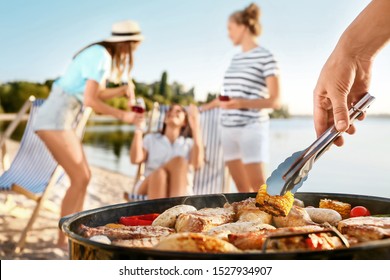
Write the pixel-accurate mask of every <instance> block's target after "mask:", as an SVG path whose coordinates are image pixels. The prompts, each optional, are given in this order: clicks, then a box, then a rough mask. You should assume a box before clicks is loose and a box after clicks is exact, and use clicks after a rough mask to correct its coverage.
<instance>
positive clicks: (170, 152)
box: [143, 133, 194, 184]
mask: <svg viewBox="0 0 390 280" xmlns="http://www.w3.org/2000/svg"><path fill="white" fill-rule="evenodd" d="M193 144H194V141H193V140H192V138H184V137H183V136H179V137H178V138H177V139H176V140H175V142H174V143H171V142H170V141H169V139H168V138H167V137H166V136H165V135H162V134H161V133H151V134H148V135H146V136H145V138H144V141H143V147H144V149H145V150H147V151H148V158H147V160H146V163H145V176H146V177H147V176H149V175H150V174H151V173H152V172H153V171H154V170H156V169H158V168H159V167H161V166H162V165H164V164H165V163H167V162H168V161H170V160H171V159H172V158H174V157H183V158H185V159H187V160H189V159H190V152H191V149H192V146H193ZM189 172H191V173H193V171H192V169H191V168H189ZM189 184H192V182H189Z"/></svg>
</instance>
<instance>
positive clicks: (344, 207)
mask: <svg viewBox="0 0 390 280" xmlns="http://www.w3.org/2000/svg"><path fill="white" fill-rule="evenodd" d="M320 208H327V209H333V210H335V211H337V212H339V214H340V215H341V217H342V218H343V219H348V218H349V213H350V212H351V204H349V203H345V202H341V201H338V200H332V199H326V198H325V199H321V200H320Z"/></svg>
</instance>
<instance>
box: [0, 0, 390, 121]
mask: <svg viewBox="0 0 390 280" xmlns="http://www.w3.org/2000/svg"><path fill="white" fill-rule="evenodd" d="M251 2H255V3H257V4H258V5H259V6H260V7H261V9H262V16H261V23H262V25H263V34H262V36H261V37H260V39H259V43H260V45H262V46H264V47H265V48H267V49H269V50H270V51H271V52H272V53H274V55H275V57H276V58H277V60H278V61H279V65H280V68H281V77H280V78H281V85H282V97H283V103H285V104H286V105H288V106H289V108H290V111H291V112H292V113H293V114H311V112H312V92H313V89H314V86H315V84H316V82H317V78H318V75H319V72H320V70H321V68H322V66H323V64H324V63H325V61H326V59H327V57H328V56H329V55H330V53H331V51H332V50H333V48H334V46H335V45H336V43H337V41H338V38H339V37H340V35H341V34H342V32H343V31H344V30H345V28H346V27H347V26H348V25H349V24H350V23H351V22H352V21H353V19H354V18H355V17H356V16H357V15H358V14H359V13H360V11H361V10H363V9H364V7H365V6H366V5H367V4H368V3H369V2H370V1H369V0H362V1H356V0H342V1H341V0H316V1H312V0H296V1H290V0H272V1H271V0H268V1H265V0H262V1H260V0H258V1H238V0H212V1H210V0H207V1H206V0H196V1H195V0H192V1H189V0H187V1H184V0H147V1H146V0H144V1H140V0H138V1H137V0H78V1H76V0H67V1H53V0H51V1H48V0H35V1H28V0H2V1H1V2H0V38H1V39H0V40H1V41H0V42H1V44H0V83H4V82H9V81H14V80H28V81H37V82H43V81H45V80H46V79H53V78H56V77H58V76H60V75H61V74H62V73H63V72H64V71H65V69H66V67H67V65H68V64H69V62H70V61H71V58H72V56H73V55H74V54H75V53H76V52H77V51H78V50H80V49H81V48H83V47H84V46H86V45H88V44H90V43H92V42H96V41H99V40H102V39H104V38H106V37H108V36H109V34H110V30H111V24H112V23H114V22H116V21H120V20H124V19H132V20H136V21H138V22H139V24H140V26H141V29H142V32H143V34H144V35H145V37H146V40H145V41H144V42H143V44H142V45H141V46H140V47H139V49H138V50H137V52H136V53H135V65H134V68H133V77H134V78H135V79H136V80H137V81H139V82H146V83H148V82H154V81H156V80H159V79H160V77H161V74H162V72H163V71H168V75H169V82H173V81H178V82H180V83H182V84H184V85H185V86H186V87H187V88H190V87H195V93H196V97H197V99H198V100H203V99H205V97H206V95H207V93H208V92H218V91H219V90H220V89H221V81H222V77H223V74H224V71H225V69H226V67H227V66H228V64H229V61H230V59H231V57H232V56H233V55H234V54H235V53H237V52H239V51H240V49H239V48H236V47H233V45H232V44H231V42H230V41H229V39H228V36H227V29H226V25H227V19H228V17H229V15H230V14H231V13H232V12H234V11H236V10H239V9H243V8H244V7H245V6H246V5H248V4H249V3H251ZM389 62H390V47H387V48H385V49H384V50H383V51H382V52H381V53H380V54H379V55H378V56H377V58H376V60H375V63H374V67H373V79H372V84H371V90H370V91H371V94H372V95H374V96H376V97H377V98H378V100H380V101H379V102H378V101H377V102H376V103H375V104H374V105H372V107H371V108H370V112H372V113H387V114H390V94H389V93H390V79H389V75H390V63H389Z"/></svg>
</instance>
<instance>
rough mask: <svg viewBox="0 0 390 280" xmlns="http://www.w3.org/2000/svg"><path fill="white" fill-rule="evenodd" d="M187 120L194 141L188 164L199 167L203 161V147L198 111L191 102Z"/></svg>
mask: <svg viewBox="0 0 390 280" xmlns="http://www.w3.org/2000/svg"><path fill="white" fill-rule="evenodd" d="M188 122H189V125H190V127H191V131H192V139H193V141H194V143H193V146H192V149H191V154H190V164H191V165H192V166H193V167H194V168H195V169H199V168H201V167H202V165H203V163H204V147H203V140H202V133H201V131H200V120H199V111H198V108H197V107H196V106H195V105H193V104H191V105H190V106H189V109H188Z"/></svg>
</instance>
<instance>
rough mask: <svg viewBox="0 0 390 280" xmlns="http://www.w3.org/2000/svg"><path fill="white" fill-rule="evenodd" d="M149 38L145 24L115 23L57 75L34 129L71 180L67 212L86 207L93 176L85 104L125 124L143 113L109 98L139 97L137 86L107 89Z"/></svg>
mask: <svg viewBox="0 0 390 280" xmlns="http://www.w3.org/2000/svg"><path fill="white" fill-rule="evenodd" d="M142 40H143V36H142V35H141V30H140V28H139V25H138V24H137V23H136V22H134V21H130V20H127V21H121V22H118V23H115V24H113V26H112V34H111V36H110V37H108V38H107V39H105V40H104V41H101V42H97V43H93V44H91V45H89V46H87V47H85V48H84V49H82V50H81V51H79V52H78V53H77V54H76V55H75V56H74V57H73V60H72V62H71V64H70V65H69V66H68V68H67V70H66V72H65V73H64V75H62V76H61V77H60V78H59V79H57V80H56V81H55V82H54V84H53V88H52V91H51V93H50V96H49V98H48V99H47V101H46V102H45V103H44V104H43V105H42V108H41V109H40V110H39V112H38V115H37V119H36V121H35V123H34V130H35V131H36V133H37V134H38V136H39V137H40V138H41V139H42V140H43V142H44V143H45V144H46V146H47V148H48V149H49V150H50V152H51V153H52V154H53V157H54V158H55V160H56V161H57V162H58V163H59V164H60V165H61V166H62V167H63V169H64V170H65V172H66V174H67V175H68V176H69V179H70V187H69V188H68V190H67V192H66V194H65V196H64V199H63V201H62V207H61V216H66V215H69V214H71V213H75V212H78V211H81V210H82V209H83V204H84V199H85V195H86V191H87V186H88V183H89V181H90V178H91V171H90V169H89V166H88V163H87V160H86V157H85V154H84V151H83V148H82V145H81V143H80V140H79V138H78V137H77V135H76V134H75V132H74V130H73V129H72V128H73V127H72V126H73V123H74V121H75V118H76V116H77V114H78V113H79V112H80V109H81V107H82V106H83V105H84V106H88V107H91V108H92V109H93V110H94V111H95V112H98V113H102V114H106V115H111V116H113V117H115V118H117V119H119V120H121V121H123V122H125V123H133V122H134V121H135V120H136V118H142V117H143V116H142V115H141V114H135V113H133V112H127V111H123V110H119V109H116V108H113V107H111V106H109V105H107V104H106V103H105V102H104V100H106V99H110V98H113V97H117V96H127V97H129V98H130V99H131V98H133V96H134V92H133V89H134V88H133V87H132V86H131V85H124V86H120V87H117V88H109V89H105V81H106V78H107V77H108V76H109V74H111V73H115V75H117V76H118V77H121V76H122V74H124V72H125V71H126V70H127V71H128V72H127V74H129V72H130V70H131V68H132V66H133V52H134V51H135V50H136V48H137V47H138V45H139V44H140V42H141V41H142ZM66 245H67V241H66V238H65V236H64V235H63V234H62V232H59V238H58V246H59V247H61V248H65V247H66Z"/></svg>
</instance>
